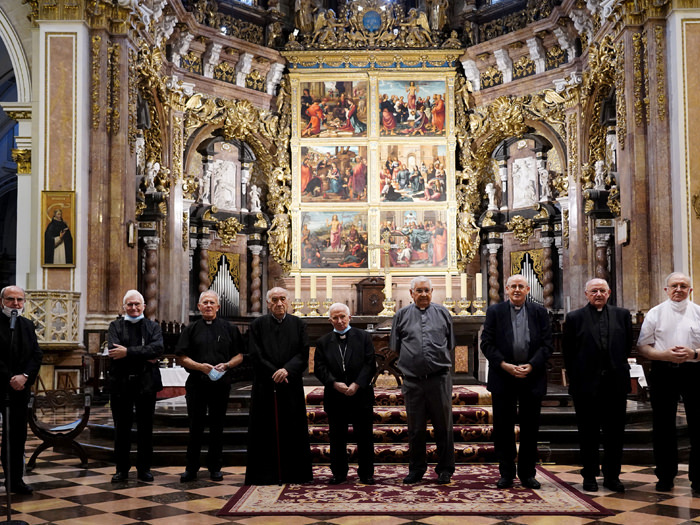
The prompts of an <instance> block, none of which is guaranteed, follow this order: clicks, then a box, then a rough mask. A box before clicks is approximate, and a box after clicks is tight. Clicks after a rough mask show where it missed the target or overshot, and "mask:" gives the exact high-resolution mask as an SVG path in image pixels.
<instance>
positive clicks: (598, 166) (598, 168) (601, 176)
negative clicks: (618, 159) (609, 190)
mask: <svg viewBox="0 0 700 525" xmlns="http://www.w3.org/2000/svg"><path fill="white" fill-rule="evenodd" d="M594 166H595V177H594V179H593V182H594V183H595V186H593V189H594V190H604V189H605V171H606V170H605V161H604V160H597V161H595V165H594Z"/></svg>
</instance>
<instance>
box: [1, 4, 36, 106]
mask: <svg viewBox="0 0 700 525" xmlns="http://www.w3.org/2000/svg"><path fill="white" fill-rule="evenodd" d="M26 25H27V27H26V34H31V30H30V27H29V23H28V22H27V23H26ZM0 40H1V41H2V43H3V44H4V45H5V49H7V54H8V55H9V57H10V62H11V63H12V69H13V70H14V72H15V79H16V80H17V102H30V101H31V99H32V72H31V69H30V67H29V60H28V59H27V54H26V53H25V51H24V44H23V42H22V39H21V38H20V36H19V34H18V33H17V31H16V30H15V27H14V25H13V21H12V20H10V18H9V17H8V16H7V14H6V13H5V11H3V10H2V9H0Z"/></svg>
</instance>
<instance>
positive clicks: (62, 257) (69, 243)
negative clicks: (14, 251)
mask: <svg viewBox="0 0 700 525" xmlns="http://www.w3.org/2000/svg"><path fill="white" fill-rule="evenodd" d="M41 210H42V221H41V222H42V226H43V230H44V242H43V244H42V250H41V265H42V266H44V267H48V266H53V267H63V268H74V267H75V239H74V237H73V232H74V227H75V193H74V192H72V191H42V192H41Z"/></svg>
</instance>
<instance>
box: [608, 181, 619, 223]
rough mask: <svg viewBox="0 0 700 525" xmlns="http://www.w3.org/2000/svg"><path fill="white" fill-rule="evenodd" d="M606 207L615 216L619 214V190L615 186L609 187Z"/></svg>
mask: <svg viewBox="0 0 700 525" xmlns="http://www.w3.org/2000/svg"><path fill="white" fill-rule="evenodd" d="M607 204H608V208H610V211H611V212H612V214H613V215H614V216H615V217H619V216H620V191H619V190H618V189H617V186H612V187H611V188H610V193H609V194H608V202H607Z"/></svg>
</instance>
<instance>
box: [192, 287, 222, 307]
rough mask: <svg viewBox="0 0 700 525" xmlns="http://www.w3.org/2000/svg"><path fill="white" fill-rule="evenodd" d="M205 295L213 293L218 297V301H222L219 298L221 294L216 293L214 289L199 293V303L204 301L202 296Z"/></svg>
mask: <svg viewBox="0 0 700 525" xmlns="http://www.w3.org/2000/svg"><path fill="white" fill-rule="evenodd" d="M205 295H213V296H214V297H216V302H217V303H220V302H221V301H220V300H219V294H218V293H216V292H215V291H214V290H204V291H203V292H202V293H200V294H199V299H197V304H199V303H201V302H202V297H204V296H205Z"/></svg>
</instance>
